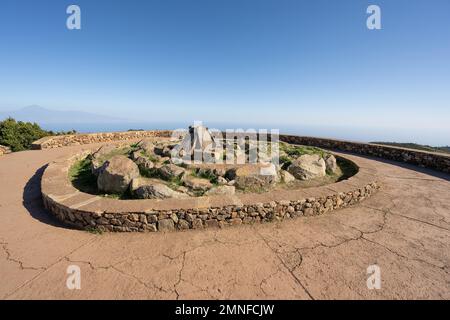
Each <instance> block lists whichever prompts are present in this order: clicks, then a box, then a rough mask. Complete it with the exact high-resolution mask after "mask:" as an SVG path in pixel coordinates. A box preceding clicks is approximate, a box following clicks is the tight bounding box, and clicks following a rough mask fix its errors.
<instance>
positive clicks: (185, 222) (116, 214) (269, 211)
mask: <svg viewBox="0 0 450 320" xmlns="http://www.w3.org/2000/svg"><path fill="white" fill-rule="evenodd" d="M86 154H87V153H82V154H79V155H76V156H74V157H71V158H69V159H61V160H57V161H55V162H53V163H51V164H50V165H49V166H48V167H47V169H46V170H45V172H44V175H43V177H42V185H41V189H42V196H43V202H44V206H45V208H46V209H47V210H48V211H50V212H51V213H52V214H53V215H55V216H56V217H57V218H58V219H59V220H60V221H62V222H64V223H65V224H67V225H70V226H73V227H76V228H79V229H85V230H89V229H92V230H99V231H113V232H155V231H174V230H186V229H203V228H212V227H226V226H232V225H240V224H253V223H265V222H272V221H281V220H285V219H291V218H297V217H302V216H315V215H320V214H325V213H329V212H332V211H334V210H337V209H340V208H345V207H348V206H351V205H354V204H356V203H359V202H361V201H363V200H364V199H366V198H368V197H370V196H371V195H373V194H374V193H375V192H376V191H377V190H378V188H379V184H378V182H377V172H376V169H375V168H370V167H367V166H364V168H360V171H359V172H358V174H357V175H355V176H353V177H352V178H350V179H348V180H345V181H341V182H339V183H335V184H332V185H326V186H322V187H315V188H308V189H306V190H303V189H300V190H277V191H273V192H270V193H262V194H237V195H233V196H231V195H230V196H210V197H198V198H190V199H166V200H117V199H110V198H105V197H100V196H95V195H90V194H86V193H83V192H80V191H78V190H77V189H75V188H74V187H73V185H72V184H71V183H70V181H69V179H68V171H69V168H70V166H71V165H72V164H73V163H74V161H76V160H77V159H81V158H82V157H84V156H86ZM356 164H357V163H356Z"/></svg>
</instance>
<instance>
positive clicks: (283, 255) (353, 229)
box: [0, 147, 450, 299]
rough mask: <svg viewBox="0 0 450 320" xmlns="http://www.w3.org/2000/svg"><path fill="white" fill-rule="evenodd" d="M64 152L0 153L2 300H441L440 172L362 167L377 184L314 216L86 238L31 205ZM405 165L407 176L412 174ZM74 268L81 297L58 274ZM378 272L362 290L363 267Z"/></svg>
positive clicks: (444, 276)
mask: <svg viewBox="0 0 450 320" xmlns="http://www.w3.org/2000/svg"><path fill="white" fill-rule="evenodd" d="M81 148H82V147H68V148H61V149H54V150H44V151H27V152H20V153H15V154H10V155H6V156H3V157H0V219H1V220H0V246H1V248H0V298H2V299H24V298H32V299H79V298H82V299H84V298H99V299H117V298H123V299H158V298H168V299H196V298H206V299H209V298H213V299H251V298H261V299H265V298H286V299H346V298H350V299H379V298H387V299H416V298H425V299H430V298H437V299H450V267H449V265H450V176H445V175H441V174H439V173H435V172H434V173H433V172H432V171H429V172H428V171H427V170H421V171H417V170H418V169H417V168H414V167H405V166H399V164H395V163H386V162H380V161H374V160H368V159H362V160H360V161H373V162H374V163H375V165H376V166H377V167H378V169H379V170H380V172H381V173H382V175H381V176H380V181H381V183H382V189H381V190H380V191H379V192H378V193H377V194H376V195H375V196H373V197H372V198H370V199H368V200H366V201H365V202H363V204H362V205H359V206H357V207H352V208H347V209H344V210H340V211H337V212H334V213H333V214H327V215H324V216H319V217H310V218H300V219H297V220H291V221H284V222H281V223H271V224H264V225H254V226H239V227H232V228H227V229H222V230H220V229H218V230H209V231H189V232H176V233H170V234H156V233H147V234H102V235H96V234H90V233H88V232H84V231H75V230H70V229H66V228H63V227H61V226H60V225H59V224H58V223H57V222H56V221H55V220H53V219H52V218H50V217H49V215H48V214H47V213H46V212H45V210H44V209H43V208H42V204H41V201H40V191H39V184H40V181H39V179H40V175H41V174H42V171H43V168H44V166H45V165H46V164H47V163H48V162H49V161H51V160H52V159H54V158H55V157H58V156H63V155H66V154H69V153H73V152H75V151H76V150H80V149H81ZM412 169H415V170H412ZM74 264H75V265H78V266H79V267H80V268H81V290H73V291H71V290H68V289H67V287H66V279H67V274H66V270H67V267H68V266H69V265H74ZM374 264H376V265H378V266H379V267H380V268H381V280H382V282H381V285H382V287H381V289H380V290H369V289H368V288H367V285H366V280H367V278H368V277H369V275H368V274H367V267H368V266H369V265H374Z"/></svg>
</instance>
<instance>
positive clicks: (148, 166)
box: [134, 156, 155, 170]
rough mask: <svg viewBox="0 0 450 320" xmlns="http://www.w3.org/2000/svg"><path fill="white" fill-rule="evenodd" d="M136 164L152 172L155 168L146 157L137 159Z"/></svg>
mask: <svg viewBox="0 0 450 320" xmlns="http://www.w3.org/2000/svg"><path fill="white" fill-rule="evenodd" d="M134 162H135V163H136V164H137V165H138V167H139V168H140V169H146V170H150V169H152V168H154V167H155V164H154V163H153V162H152V161H151V160H150V159H148V158H147V157H144V156H138V157H136V159H135V160H134Z"/></svg>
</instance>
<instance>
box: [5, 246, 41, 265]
mask: <svg viewBox="0 0 450 320" xmlns="http://www.w3.org/2000/svg"><path fill="white" fill-rule="evenodd" d="M0 245H1V246H2V248H3V251H4V252H5V253H6V260H7V261H11V262H14V263H16V264H18V265H19V268H20V269H21V270H35V271H39V270H45V268H44V267H32V266H30V267H29V266H24V262H22V261H21V260H18V259H14V258H13V257H12V254H11V252H10V251H9V250H8V243H7V242H0Z"/></svg>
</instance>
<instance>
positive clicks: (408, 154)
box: [280, 135, 450, 173]
mask: <svg viewBox="0 0 450 320" xmlns="http://www.w3.org/2000/svg"><path fill="white" fill-rule="evenodd" d="M280 140H281V141H284V142H287V143H293V144H302V145H306V146H315V147H319V148H324V149H329V150H339V151H346V152H351V153H356V154H362V155H368V156H374V157H379V158H383V159H388V160H393V161H399V162H405V163H409V164H414V165H418V166H421V167H425V168H430V169H434V170H437V171H442V172H445V173H450V155H445V154H440V153H432V152H424V151H418V150H411V149H405V148H398V147H390V146H382V145H377V144H369V143H359V142H350V141H340V140H334V139H321V138H314V137H300V136H288V135H282V136H280Z"/></svg>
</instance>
